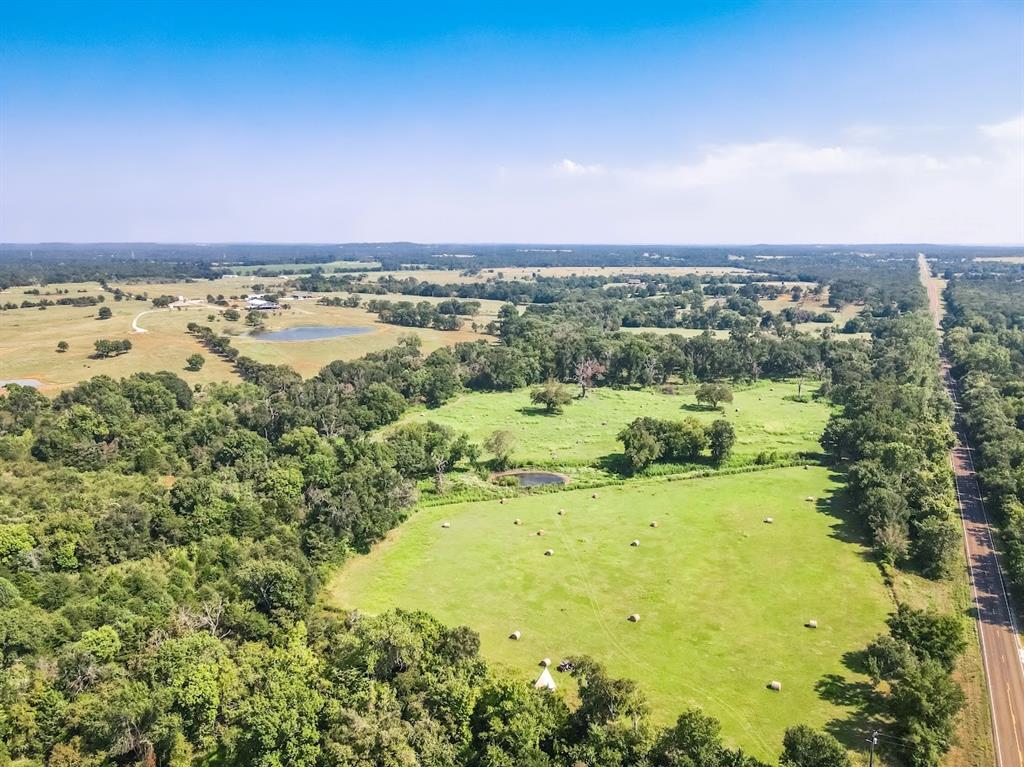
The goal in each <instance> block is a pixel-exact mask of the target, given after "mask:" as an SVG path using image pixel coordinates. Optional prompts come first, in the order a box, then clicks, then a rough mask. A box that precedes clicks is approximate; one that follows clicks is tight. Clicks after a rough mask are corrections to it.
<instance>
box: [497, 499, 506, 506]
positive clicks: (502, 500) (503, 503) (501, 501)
mask: <svg viewBox="0 0 1024 767" xmlns="http://www.w3.org/2000/svg"><path fill="white" fill-rule="evenodd" d="M498 503H500V504H501V505H502V506H504V505H505V499H504V498H502V499H500V500H499V501H498Z"/></svg>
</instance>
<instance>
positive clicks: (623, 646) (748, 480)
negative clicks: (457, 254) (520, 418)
mask: <svg viewBox="0 0 1024 767" xmlns="http://www.w3.org/2000/svg"><path fill="white" fill-rule="evenodd" d="M839 481H840V478H839V477H837V476H835V475H832V474H830V473H829V472H828V471H827V470H825V469H823V468H817V467H814V468H809V469H803V468H788V469H771V470H765V471H759V472H752V473H746V474H736V475H730V476H719V477H711V478H706V479H691V480H684V481H676V482H670V481H664V480H662V481H632V482H627V483H625V484H621V485H618V486H612V487H605V488H602V489H601V490H600V492H599V493H598V494H597V497H592V493H591V491H589V490H586V491H584V490H576V491H573V490H567V491H564V492H558V493H545V494H541V495H534V496H529V495H527V496H521V497H518V498H515V499H511V500H507V501H506V502H505V503H504V504H499V503H498V502H497V501H486V502H475V503H460V504H453V505H446V506H436V507H432V508H423V509H421V510H419V511H418V512H417V513H416V514H415V515H414V516H413V517H412V518H411V519H409V520H408V521H407V522H405V523H404V524H403V525H402V526H400V527H399V528H398V529H396V530H394V531H393V532H392V533H391V534H390V535H389V536H388V538H387V540H386V541H385V542H383V543H382V544H380V545H378V546H377V547H375V548H374V549H373V550H372V551H371V552H370V553H369V554H368V555H366V556H360V557H356V558H354V559H352V560H351V561H350V562H349V563H348V565H347V566H346V567H345V568H344V569H343V570H342V571H341V572H340V573H339V574H338V575H337V576H336V577H335V579H334V581H333V583H332V584H331V585H330V586H329V588H328V590H327V592H326V595H325V598H326V599H327V601H328V602H329V603H330V604H333V605H335V606H338V607H342V608H350V609H359V610H362V611H365V612H368V613H379V612H382V611H385V610H387V609H390V608H393V607H401V608H405V609H410V610H417V609H423V610H429V611H430V612H431V613H432V614H434V615H435V616H437V617H438V618H440V619H441V620H442V621H444V622H445V623H447V624H449V625H468V626H470V627H472V628H473V629H474V630H476V631H478V632H479V633H480V636H481V642H482V652H483V653H484V655H485V656H486V657H487V658H488V659H489V660H491V661H493V662H495V663H497V664H499V665H500V666H502V667H504V668H505V669H506V670H508V671H509V672H510V673H512V674H513V675H515V676H517V677H520V678H522V679H524V680H526V679H530V678H534V677H536V676H537V674H538V673H539V670H540V669H539V668H538V663H539V661H540V660H541V659H542V658H545V657H547V658H551V660H552V661H553V663H554V664H555V665H557V664H558V662H559V661H560V660H562V659H563V658H566V657H570V656H573V655H579V654H588V655H592V656H593V657H595V658H597V659H599V660H601V661H602V662H604V663H605V664H607V666H608V668H609V670H610V672H611V673H612V674H614V675H617V676H624V677H629V678H633V679H636V680H637V681H638V682H639V684H640V686H641V687H642V689H643V690H644V692H645V693H646V694H647V695H648V696H649V698H650V701H651V704H652V708H653V714H654V718H655V719H656V721H658V722H660V723H663V724H664V723H668V722H670V721H672V720H673V719H674V717H675V716H676V715H677V714H678V713H680V712H681V711H682V710H683V709H684V708H687V707H689V706H696V705H699V706H701V707H703V708H704V710H705V711H706V712H707V713H709V714H712V715H713V716H715V717H718V718H719V719H721V721H722V724H723V732H724V734H725V736H726V738H727V740H729V741H730V742H732V743H735V744H738V745H741V746H743V747H744V748H745V749H749V750H750V751H751V752H752V753H753V754H756V755H757V756H759V757H762V758H769V757H774V756H775V755H776V754H777V749H778V744H779V742H780V741H781V737H782V733H783V731H784V730H785V728H786V727H788V726H790V725H792V724H793V722H797V721H799V722H806V723H808V724H811V725H814V726H825V725H828V724H829V723H832V725H830V727H832V728H833V729H834V730H835V732H836V734H837V735H838V736H839V737H841V738H842V739H843V740H844V741H846V742H847V743H848V744H849V745H854V742H855V740H856V738H857V737H859V734H855V733H853V732H852V731H851V730H850V729H849V725H848V724H847V722H846V721H845V720H846V717H847V716H848V715H849V714H850V712H848V711H847V710H845V709H844V707H843V705H842V703H840V702H838V699H837V698H835V697H834V696H832V695H831V694H829V693H828V692H827V691H826V690H833V691H834V690H836V689H841V688H842V686H843V685H844V684H847V683H853V682H859V681H862V679H861V678H860V677H858V675H856V674H854V673H853V672H851V671H850V669H849V668H847V666H846V665H845V664H844V655H845V654H846V653H850V652H854V651H857V650H859V649H860V648H862V647H863V646H864V645H865V644H866V643H867V642H868V641H869V640H870V639H871V638H873V637H874V636H875V635H877V634H878V633H879V632H880V631H881V630H882V629H883V628H884V626H883V620H884V618H885V615H886V614H887V612H888V611H889V610H890V609H891V602H890V599H889V596H888V593H887V591H886V589H885V586H884V585H883V583H882V580H881V577H880V576H879V573H878V570H877V568H876V567H875V566H874V565H873V564H872V563H871V562H870V561H869V558H868V556H867V550H866V548H865V547H864V545H863V542H862V541H861V540H860V539H859V537H858V534H857V533H855V532H854V530H855V529H856V526H855V525H854V524H853V523H851V522H850V521H849V520H848V518H847V514H846V510H845V508H844V506H843V503H842V498H841V496H838V495H836V493H837V492H838V491H839ZM809 498H810V500H808V499H809ZM559 509H565V514H564V516H563V515H559V513H558V511H559ZM766 517H772V518H773V519H774V522H773V523H772V524H766V523H765V522H764V519H765V518H766ZM517 518H518V519H521V520H522V523H523V524H522V525H516V524H514V520H515V519H517ZM652 521H654V522H657V523H658V526H657V527H650V523H651V522H652ZM442 522H449V523H450V527H448V528H443V527H442V526H441V523H442ZM540 529H543V530H544V531H545V535H544V536H542V537H539V536H537V535H536V531H537V530H540ZM633 540H638V541H639V545H638V546H631V545H630V542H631V541H633ZM546 549H552V550H553V555H552V556H545V555H544V552H545V550H546ZM633 613H638V614H639V616H640V620H639V621H638V622H636V623H632V622H630V621H629V620H627V618H628V616H629V615H631V614H633ZM808 620H817V621H818V628H817V629H809V628H805V626H804V624H805V623H806V622H807V621H808ZM513 631H520V632H522V636H521V639H520V640H519V641H511V640H510V639H509V635H510V634H511V632H513ZM555 678H556V682H557V683H559V684H560V685H564V686H567V687H570V688H571V684H569V681H568V675H566V674H557V673H556V674H555ZM772 680H778V681H780V682H782V691H781V692H773V691H771V690H769V689H768V688H767V685H768V683H769V682H770V681H772ZM570 694H571V690H570Z"/></svg>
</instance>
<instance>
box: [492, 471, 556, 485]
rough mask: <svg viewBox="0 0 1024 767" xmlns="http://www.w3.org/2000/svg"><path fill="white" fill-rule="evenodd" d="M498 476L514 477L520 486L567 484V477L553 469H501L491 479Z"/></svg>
mask: <svg viewBox="0 0 1024 767" xmlns="http://www.w3.org/2000/svg"><path fill="white" fill-rule="evenodd" d="M500 477H515V478H516V479H518V480H519V486H520V487H540V486H542V485H567V484H569V478H568V477H567V476H565V475H564V474H556V473H555V472H553V471H531V470H528V469H524V470H522V471H518V470H517V471H503V472H501V473H500V474H495V475H493V476H492V477H491V479H492V480H494V479H498V478H500Z"/></svg>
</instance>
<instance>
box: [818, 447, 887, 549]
mask: <svg viewBox="0 0 1024 767" xmlns="http://www.w3.org/2000/svg"><path fill="white" fill-rule="evenodd" d="M829 479H830V480H831V481H833V482H835V483H836V484H837V485H838V486H839V487H838V489H837V490H836V491H835V492H834V493H832V494H830V495H827V496H825V497H823V498H817V499H815V501H814V508H815V509H817V510H818V511H819V512H821V513H822V514H826V515H828V516H830V517H832V518H833V519H834V520H836V523H835V524H833V525H832V537H833V538H835V539H836V540H838V541H842V542H843V543H851V544H854V545H856V546H859V547H861V550H860V552H859V554H860V557H861V558H862V559H864V560H866V561H868V562H875V563H877V562H878V558H877V557H876V556H875V553H874V551H873V550H872V549H871V539H870V537H869V536H868V531H867V527H866V525H865V524H864V522H863V520H861V519H859V518H858V517H857V515H856V513H855V511H854V508H853V502H852V500H851V498H850V494H849V491H848V490H847V489H846V474H845V473H843V472H841V471H838V470H836V469H835V468H834V467H832V468H831V469H830V471H829Z"/></svg>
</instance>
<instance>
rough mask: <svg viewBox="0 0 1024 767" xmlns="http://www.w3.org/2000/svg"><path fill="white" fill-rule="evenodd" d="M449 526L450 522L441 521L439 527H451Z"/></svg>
mask: <svg viewBox="0 0 1024 767" xmlns="http://www.w3.org/2000/svg"><path fill="white" fill-rule="evenodd" d="M451 526H452V523H451V522H442V523H441V527H446V528H447V527H451Z"/></svg>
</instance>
